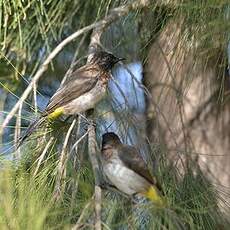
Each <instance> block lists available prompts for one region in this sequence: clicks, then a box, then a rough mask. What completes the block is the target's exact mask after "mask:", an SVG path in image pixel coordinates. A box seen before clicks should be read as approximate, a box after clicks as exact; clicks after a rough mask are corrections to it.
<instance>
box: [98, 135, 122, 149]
mask: <svg viewBox="0 0 230 230" xmlns="http://www.w3.org/2000/svg"><path fill="white" fill-rule="evenodd" d="M107 144H108V145H111V146H116V145H119V144H121V140H120V138H119V137H118V136H117V135H116V134H115V133H113V132H109V133H105V134H103V135H102V146H104V145H107Z"/></svg>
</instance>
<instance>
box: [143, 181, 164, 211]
mask: <svg viewBox="0 0 230 230" xmlns="http://www.w3.org/2000/svg"><path fill="white" fill-rule="evenodd" d="M143 195H144V196H145V197H146V198H148V199H149V200H151V201H152V202H153V203H154V204H156V205H157V206H159V207H164V206H165V205H166V202H165V200H164V199H163V197H162V196H161V195H160V192H159V191H158V189H157V188H156V187H155V186H153V185H151V186H150V187H149V188H148V190H147V191H145V192H144V193H143Z"/></svg>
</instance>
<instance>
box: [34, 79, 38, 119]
mask: <svg viewBox="0 0 230 230" xmlns="http://www.w3.org/2000/svg"><path fill="white" fill-rule="evenodd" d="M33 93H34V112H35V114H36V115H37V113H38V104H37V83H36V82H34V84H33Z"/></svg>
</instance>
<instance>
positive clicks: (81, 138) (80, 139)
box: [70, 130, 89, 154]
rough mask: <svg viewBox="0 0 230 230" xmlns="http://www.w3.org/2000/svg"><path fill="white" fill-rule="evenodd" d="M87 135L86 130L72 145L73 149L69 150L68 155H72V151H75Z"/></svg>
mask: <svg viewBox="0 0 230 230" xmlns="http://www.w3.org/2000/svg"><path fill="white" fill-rule="evenodd" d="M88 133H89V130H88V131H87V132H86V133H84V134H83V135H82V136H81V137H80V138H79V139H78V140H77V141H76V142H75V143H74V145H73V147H72V148H71V150H70V154H71V153H72V151H73V150H74V149H77V146H78V144H79V143H80V142H81V141H82V140H83V139H84V138H85V137H86V136H87V135H88Z"/></svg>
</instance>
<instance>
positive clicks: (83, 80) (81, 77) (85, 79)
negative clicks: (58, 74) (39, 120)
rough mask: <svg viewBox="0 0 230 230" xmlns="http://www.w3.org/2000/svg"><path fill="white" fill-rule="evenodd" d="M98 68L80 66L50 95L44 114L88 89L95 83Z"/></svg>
mask: <svg viewBox="0 0 230 230" xmlns="http://www.w3.org/2000/svg"><path fill="white" fill-rule="evenodd" d="M98 73H99V72H98V70H97V69H92V68H91V69H90V68H88V69H87V68H80V69H78V70H76V71H75V72H74V73H73V74H72V75H71V76H70V77H69V79H68V80H67V81H66V82H65V84H64V85H63V86H61V87H60V88H59V89H58V90H57V91H56V93H55V94H54V95H53V96H52V97H51V99H50V101H49V103H48V105H47V107H46V109H45V111H44V114H49V113H51V112H53V111H54V110H55V109H56V108H58V107H61V106H63V105H66V104H67V103H69V102H70V101H72V100H74V99H75V98H77V97H79V96H81V95H83V94H84V93H86V92H88V91H90V90H91V89H92V88H93V87H94V86H95V85H96V83H97V80H98V77H97V75H98Z"/></svg>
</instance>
